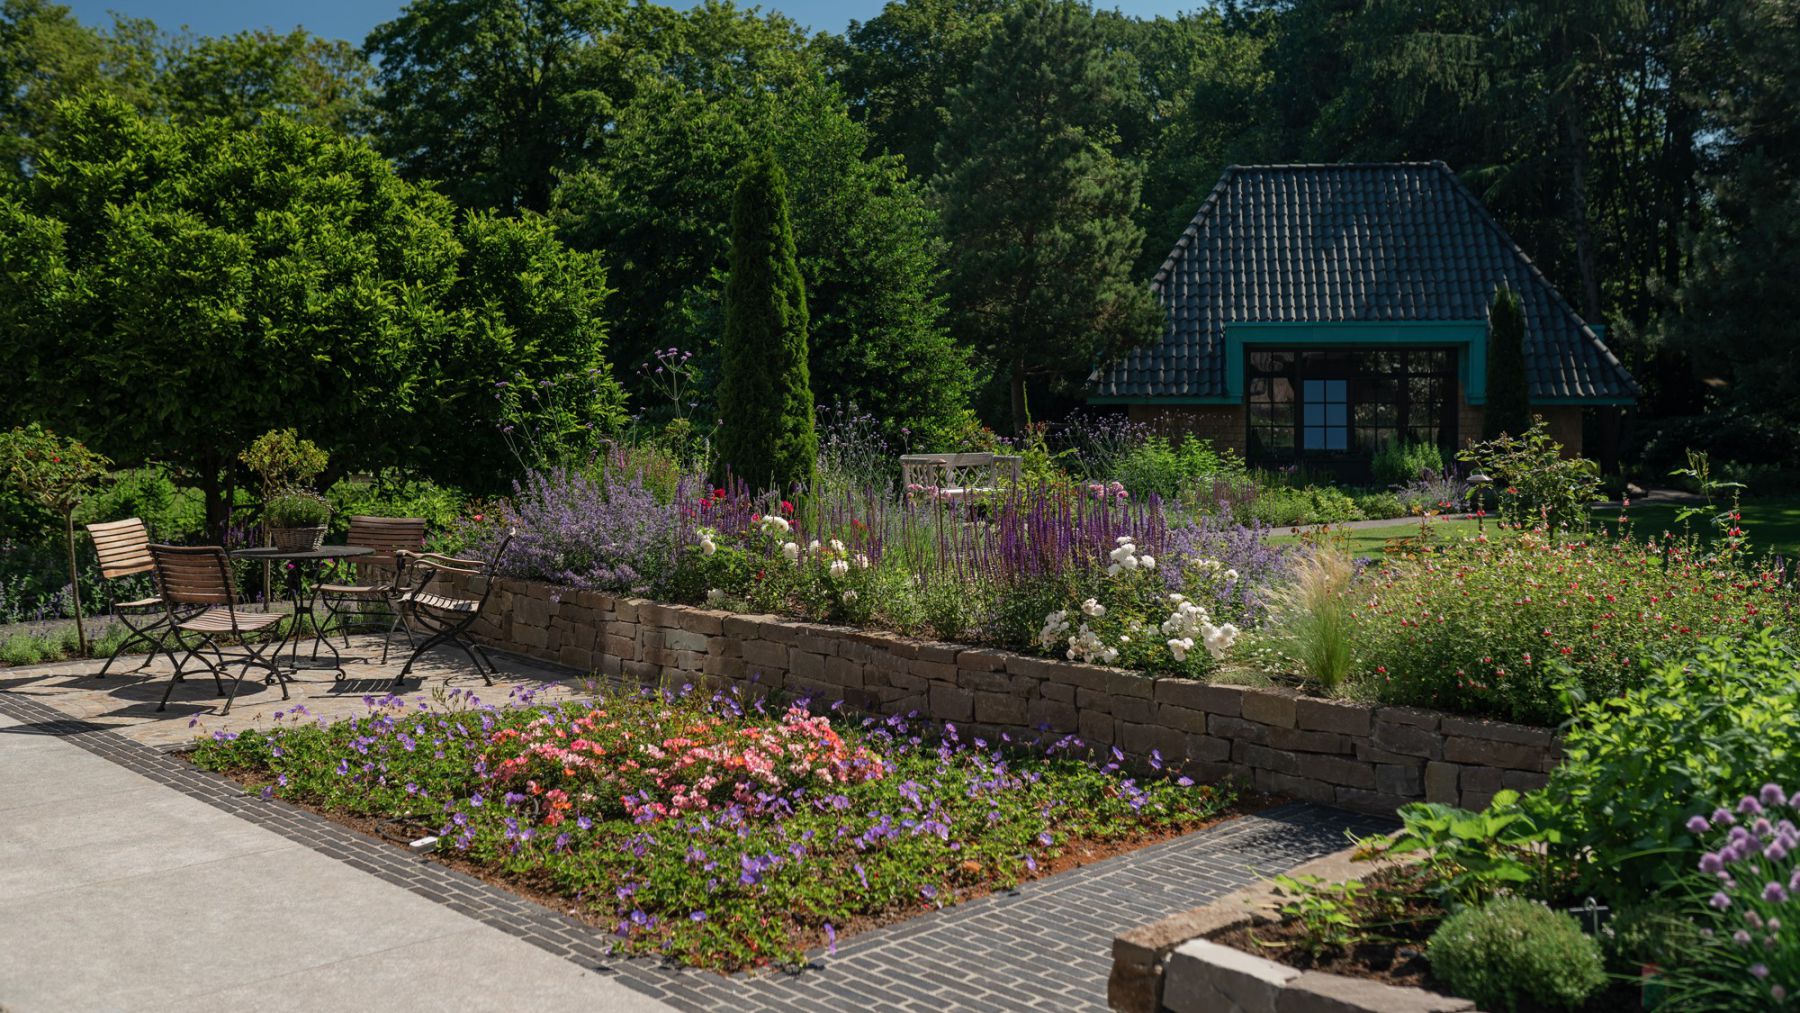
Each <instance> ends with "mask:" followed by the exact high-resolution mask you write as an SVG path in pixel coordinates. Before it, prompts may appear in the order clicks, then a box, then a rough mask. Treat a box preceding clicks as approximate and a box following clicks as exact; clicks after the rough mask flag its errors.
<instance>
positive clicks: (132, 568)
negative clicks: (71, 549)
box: [87, 517, 156, 580]
mask: <svg viewBox="0 0 1800 1013" xmlns="http://www.w3.org/2000/svg"><path fill="white" fill-rule="evenodd" d="M87 531H88V535H89V536H91V537H92V538H93V539H94V551H95V552H96V553H98V554H99V556H100V574H101V576H103V577H105V578H106V579H107V580H118V579H119V578H120V577H129V576H131V575H132V574H134V573H147V572H149V571H150V570H152V569H154V568H155V566H156V561H155V560H154V559H152V558H150V529H149V528H146V527H144V522H143V521H141V520H139V519H138V518H136V517H127V518H125V519H124V520H122V521H107V522H105V523H104V524H89V525H88V526H87Z"/></svg>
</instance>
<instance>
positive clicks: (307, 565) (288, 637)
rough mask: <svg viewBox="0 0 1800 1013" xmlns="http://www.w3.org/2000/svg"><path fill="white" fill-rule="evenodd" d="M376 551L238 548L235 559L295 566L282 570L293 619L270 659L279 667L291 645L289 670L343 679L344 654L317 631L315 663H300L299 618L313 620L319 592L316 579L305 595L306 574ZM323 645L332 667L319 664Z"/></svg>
mask: <svg viewBox="0 0 1800 1013" xmlns="http://www.w3.org/2000/svg"><path fill="white" fill-rule="evenodd" d="M374 551H375V550H374V549H371V548H369V547H368V546H366V545H321V546H319V547H318V548H316V549H277V548H273V547H262V548H255V549H238V550H237V551H235V552H233V553H231V558H232V559H248V560H253V561H256V562H264V563H291V564H292V565H291V566H287V567H283V571H284V572H285V574H286V580H287V592H288V600H289V601H291V602H293V603H294V617H293V619H291V620H289V622H288V628H287V632H286V633H284V634H282V635H281V641H280V642H279V643H277V644H276V645H275V650H274V651H273V652H272V653H270V655H269V657H270V659H271V660H273V661H275V662H276V663H277V664H279V663H280V659H281V651H282V649H283V648H285V647H289V646H290V642H291V645H292V650H291V654H290V658H289V664H288V668H289V669H291V670H292V671H294V672H296V673H297V672H299V671H300V670H301V669H302V668H307V669H319V670H321V671H329V672H336V673H337V677H338V678H339V679H342V678H343V677H344V658H343V655H341V654H339V653H338V649H337V648H335V647H333V646H331V638H329V637H326V636H324V635H323V631H321V630H319V629H317V628H315V629H314V630H313V649H312V654H311V662H312V663H309V664H305V665H302V664H301V663H300V617H301V616H303V615H304V616H307V617H309V618H310V617H311V616H312V612H313V603H314V599H315V598H316V597H317V596H318V593H319V592H318V591H317V590H316V589H317V587H318V583H319V582H318V581H317V580H314V581H313V587H314V588H315V590H314V591H313V593H312V594H311V595H308V594H307V593H306V587H305V584H306V581H305V576H306V571H309V570H310V571H312V573H313V574H314V575H315V576H317V574H318V570H319V567H320V566H321V565H323V564H325V563H327V562H330V561H331V560H334V559H353V558H355V557H357V556H367V555H370V554H371V553H373V552H374ZM321 644H323V645H324V646H325V649H326V650H328V651H330V652H331V663H330V664H319V663H318V660H319V646H320V645H321Z"/></svg>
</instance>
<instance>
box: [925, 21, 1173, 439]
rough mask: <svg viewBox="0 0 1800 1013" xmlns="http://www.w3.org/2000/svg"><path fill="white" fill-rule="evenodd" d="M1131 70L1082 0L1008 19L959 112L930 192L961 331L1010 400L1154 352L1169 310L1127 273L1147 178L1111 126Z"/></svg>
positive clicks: (1018, 428) (960, 95)
mask: <svg viewBox="0 0 1800 1013" xmlns="http://www.w3.org/2000/svg"><path fill="white" fill-rule="evenodd" d="M1128 70H1129V64H1128V62H1127V61H1126V60H1125V59H1124V58H1123V57H1121V56H1119V55H1118V54H1115V53H1111V52H1109V51H1108V50H1107V49H1106V48H1105V46H1104V44H1103V41H1102V39H1101V38H1100V36H1099V34H1098V32H1097V31H1096V29H1095V27H1094V23H1093V18H1092V15H1091V13H1090V12H1088V11H1087V10H1086V9H1085V8H1083V7H1082V6H1081V5H1080V4H1078V3H1076V2H1074V0H1025V2H1023V3H1021V4H1019V5H1018V6H1016V7H1014V8H1012V9H1011V10H1009V11H1008V12H1007V13H1006V14H1005V16H1004V17H1003V18H1002V20H1001V24H1000V27H999V29H998V30H997V31H996V32H995V33H994V34H993V36H992V37H991V38H990V40H989V41H988V44H987V46H986V47H985V48H984V49H983V50H982V52H981V56H980V58H979V59H978V60H977V61H976V62H975V64H974V66H973V68H972V69H971V70H970V72H969V74H968V77H967V78H966V80H965V82H964V83H963V84H962V86H961V87H959V88H957V89H955V90H954V92H953V94H952V98H951V102H950V105H949V116H950V120H949V126H948V127H947V129H946V132H945V134H944V137H943V139H942V141H941V142H940V143H939V146H938V149H937V151H938V161H939V163H940V164H941V165H942V167H943V169H942V174H941V175H940V176H939V177H938V178H937V179H936V181H935V182H934V187H935V188H936V189H937V191H938V193H939V194H940V195H941V198H942V203H943V232H944V237H945V239H946V240H947V241H948V243H949V251H948V254H947V261H946V263H947V265H948V268H949V277H948V279H947V288H948V291H949V295H950V302H949V307H950V320H951V325H952V329H953V330H954V331H955V333H956V334H957V335H958V336H959V337H960V338H962V339H963V340H965V341H968V342H970V343H971V344H972V345H973V346H974V347H975V349H976V350H977V352H978V353H979V354H980V355H981V356H982V358H983V359H984V360H985V361H986V363H987V364H988V365H989V367H990V368H991V369H992V370H993V375H994V376H995V377H996V379H998V378H1005V380H1006V381H1007V383H1008V385H1009V387H1010V391H1011V421H1012V427H1013V432H1015V433H1019V434H1023V432H1024V430H1025V426H1026V423H1027V422H1028V421H1029V419H1028V418H1027V415H1028V410H1027V405H1026V403H1025V397H1026V394H1025V392H1026V386H1025V385H1026V381H1027V380H1028V379H1029V378H1034V377H1035V378H1039V379H1041V380H1045V381H1049V382H1050V383H1052V384H1053V385H1054V386H1059V387H1061V386H1066V385H1068V384H1070V383H1073V382H1074V381H1076V380H1078V379H1080V378H1082V377H1084V376H1085V375H1086V374H1087V372H1088V371H1089V370H1091V369H1092V368H1093V365H1094V363H1095V361H1096V360H1097V359H1101V358H1105V357H1107V356H1111V355H1114V354H1117V353H1118V352H1119V351H1121V350H1123V349H1125V348H1129V347H1132V346H1134V345H1138V344H1142V343H1143V342H1145V341H1148V340H1149V339H1150V338H1151V337H1152V336H1153V335H1154V334H1155V333H1156V332H1157V331H1158V329H1159V328H1160V327H1161V324H1162V313H1161V311H1160V310H1159V309H1158V307H1157V306H1156V304H1155V302H1154V300H1153V299H1152V298H1151V296H1150V293H1149V290H1148V289H1147V288H1146V287H1145V286H1144V285H1142V284H1141V283H1140V282H1139V281H1137V280H1135V279H1134V278H1133V277H1132V266H1133V264H1134V263H1135V261H1136V259H1137V256H1138V249H1139V246H1140V244H1141V243H1142V240H1143V231H1142V229H1141V228H1140V227H1139V226H1138V225H1137V224H1136V223H1135V221H1134V220H1133V215H1134V213H1135V211H1136V210H1137V206H1138V198H1139V191H1140V188H1141V184H1142V179H1143V176H1142V170H1141V168H1140V167H1139V166H1138V165H1136V164H1135V163H1133V162H1131V161H1129V160H1127V159H1125V158H1122V157H1121V156H1120V155H1119V153H1118V152H1117V151H1116V150H1115V148H1116V141H1117V138H1116V135H1115V134H1114V132H1113V128H1112V126H1111V124H1112V122H1113V119H1114V117H1115V116H1116V114H1117V112H1118V110H1119V108H1120V106H1121V104H1122V103H1123V102H1124V101H1125V96H1126V89H1127V87H1128Z"/></svg>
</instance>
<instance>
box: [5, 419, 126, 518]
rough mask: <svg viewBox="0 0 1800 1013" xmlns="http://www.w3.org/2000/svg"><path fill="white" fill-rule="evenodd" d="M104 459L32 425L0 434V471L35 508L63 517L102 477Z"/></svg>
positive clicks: (105, 460) (74, 441) (41, 427)
mask: <svg viewBox="0 0 1800 1013" xmlns="http://www.w3.org/2000/svg"><path fill="white" fill-rule="evenodd" d="M110 463H111V462H109V461H108V460H107V459H106V458H105V457H102V456H101V455H99V454H96V453H94V452H93V451H91V450H89V449H88V448H87V447H86V446H84V445H82V444H81V443H80V442H79V441H76V440H70V439H66V438H64V437H61V436H58V435H56V434H55V433H53V432H51V431H49V430H48V429H45V428H44V427H43V426H40V425H38V424H37V423H35V422H34V423H32V424H31V425H29V426H25V427H23V428H20V429H14V430H13V431H11V432H8V433H0V471H3V473H4V474H5V476H6V481H7V483H8V484H10V485H12V486H13V487H14V488H16V489H18V490H19V491H20V492H23V493H24V494H25V495H27V496H29V497H31V498H32V499H33V500H36V501H37V503H38V505H40V506H43V507H45V508H47V509H50V510H54V511H56V512H58V513H63V514H67V513H69V512H70V511H72V510H74V509H75V507H76V506H77V505H79V504H80V503H81V501H82V500H83V499H85V498H86V497H87V495H88V494H89V492H91V491H92V490H93V488H94V486H95V485H96V484H98V483H99V482H100V481H101V479H103V478H105V477H106V466H107V465H108V464H110Z"/></svg>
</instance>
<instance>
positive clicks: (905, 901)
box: [193, 691, 1231, 971]
mask: <svg viewBox="0 0 1800 1013" xmlns="http://www.w3.org/2000/svg"><path fill="white" fill-rule="evenodd" d="M368 703H369V706H370V709H369V713H368V715H367V716H365V717H361V718H355V719H350V720H343V721H338V722H335V723H326V722H324V721H323V720H320V721H316V722H306V721H295V722H294V723H291V724H290V723H278V725H277V726H276V727H275V728H274V729H272V730H270V731H266V732H257V731H251V732H244V733H242V734H238V735H235V736H234V735H231V734H229V733H218V734H216V735H214V736H213V737H211V738H207V739H202V740H201V741H200V743H199V745H198V747H197V749H196V751H195V752H194V754H193V758H194V761H195V762H196V763H197V764H199V765H200V766H202V767H206V768H208V769H214V770H224V771H230V772H233V773H234V774H236V775H238V776H240V777H243V778H245V779H246V780H248V781H249V782H250V784H251V786H252V787H253V788H254V789H256V790H260V791H261V792H263V793H264V794H265V795H266V796H268V797H276V796H279V797H282V798H286V799H290V800H293V801H298V802H304V803H308V804H312V805H316V806H319V807H322V808H324V809H326V810H329V811H332V812H335V813H341V814H346V815H356V816H374V817H380V818H384V819H389V820H395V821H398V822H399V823H401V824H402V825H403V826H405V827H406V828H407V829H408V830H409V831H410V832H412V833H415V834H416V835H418V836H426V835H435V836H437V837H439V839H440V840H441V841H442V843H441V844H440V845H439V847H440V848H441V849H443V850H445V851H448V852H450V853H452V854H454V855H456V856H458V857H460V858H463V859H466V860H470V861H474V862H478V863H480V864H482V865H483V866H485V867H487V868H489V869H492V870H494V871H496V872H499V873H502V874H504V875H507V876H512V877H518V879H519V881H520V882H522V883H526V884H529V885H531V886H532V887H534V888H539V889H542V888H545V887H546V886H547V887H548V888H550V889H553V890H555V891H556V892H558V893H561V894H563V895H565V896H567V897H568V898H570V900H571V901H572V902H573V903H575V904H577V905H579V906H580V907H581V908H582V909H583V910H585V911H586V912H587V913H588V914H589V915H590V916H591V917H592V918H593V919H595V920H597V921H599V922H601V923H602V924H604V925H606V926H608V927H609V928H610V929H611V930H612V932H613V933H614V935H615V937H616V940H617V945H618V946H619V947H620V948H621V949H623V950H624V951H626V952H631V953H644V954H661V955H664V956H667V957H669V958H672V959H675V960H678V961H680V962H682V963H686V964H691V965H696V966H701V967H709V968H715V969H718V970H724V971H730V970H737V969H743V968H753V967H758V966H763V965H768V964H778V965H784V966H791V965H796V964H800V963H803V962H804V960H805V954H806V951H807V950H809V949H811V948H815V947H821V946H823V947H828V948H834V947H835V945H836V940H837V938H838V936H839V935H841V934H843V933H845V932H847V931H853V930H855V929H858V928H862V927H867V926H871V925H875V924H880V923H882V922H885V921H891V920H893V919H895V918H899V917H905V916H907V915H911V914H915V913H920V912H925V911H929V910H932V909H934V908H938V907H943V906H945V905H948V904H953V903H956V902H957V901H958V900H960V899H962V898H964V897H968V896H971V895H978V894H980V893H983V892H986V891H989V890H992V889H1005V888H1008V887H1011V886H1013V885H1015V884H1017V883H1018V882H1020V881H1021V880H1025V879H1029V878H1032V877H1034V876H1036V875H1039V874H1041V873H1044V872H1048V871H1050V870H1051V869H1053V868H1054V867H1055V865H1056V863H1057V862H1058V860H1059V859H1060V858H1062V857H1063V856H1064V855H1066V854H1068V853H1070V852H1071V851H1072V850H1074V849H1076V848H1082V849H1088V848H1091V847H1093V846H1102V847H1127V846H1131V845H1133V844H1135V843H1138V842H1144V841H1148V840H1151V839H1156V838H1159V837H1161V836H1164V835H1166V834H1169V833H1174V832H1180V831H1183V830H1187V829H1191V828H1193V827H1195V826H1197V825H1199V824H1201V823H1203V822H1206V821H1209V820H1212V819H1214V818H1216V817H1218V816H1219V815H1220V814H1221V812H1222V811H1223V810H1224V809H1225V808H1226V807H1227V806H1228V805H1229V804H1230V802H1231V796H1230V794H1229V792H1226V791H1222V790H1219V789H1216V788H1211V787H1205V786H1199V785H1196V784H1194V783H1193V781H1192V780H1190V779H1189V778H1187V777H1184V776H1182V775H1181V774H1180V772H1179V771H1175V770H1169V769H1164V768H1163V767H1162V765H1161V763H1160V760H1157V759H1155V758H1153V763H1154V765H1155V768H1156V769H1154V770H1153V771H1152V772H1151V775H1150V776H1147V777H1136V776H1132V775H1131V774H1129V773H1128V772H1126V771H1124V770H1122V769H1121V767H1120V761H1121V760H1122V756H1120V755H1119V754H1118V753H1117V752H1116V751H1114V752H1113V753H1112V754H1110V755H1103V756H1102V757H1101V758H1100V759H1099V760H1098V761H1091V760H1087V759H1084V758H1081V756H1079V755H1078V753H1081V752H1084V750H1082V749H1081V744H1080V743H1079V742H1078V741H1077V740H1075V739H1074V738H1072V737H1070V738H1065V739H1061V740H1058V741H1055V742H1051V743H1049V744H1048V745H1046V746H1044V747H1042V748H1038V747H1036V746H1035V745H1034V746H1032V747H1030V748H1027V746H1026V744H1024V743H1019V742H1014V741H1010V740H1008V739H1006V738H1005V737H1004V736H1003V737H1002V739H1001V740H1000V741H987V740H984V739H980V738H972V737H966V736H963V735H961V734H959V733H958V732H957V730H956V729H955V727H954V726H944V728H943V729H942V730H941V731H939V730H936V729H935V728H933V727H930V726H926V725H923V724H918V723H914V722H912V721H908V720H906V719H903V718H899V717H890V718H887V719H885V720H881V719H875V718H865V719H861V720H855V719H851V718H848V717H844V716H840V715H838V714H836V713H835V712H833V711H829V710H814V709H811V708H809V707H807V706H806V704H805V702H804V701H801V702H797V703H792V704H781V703H776V702H774V701H772V700H769V699H766V698H763V697H754V698H744V697H739V696H726V695H717V696H713V697H710V698H708V697H705V696H702V695H700V694H694V693H686V692H684V693H677V694H668V695H663V694H657V693H633V692H626V691H616V692H610V693H606V694H602V695H599V696H596V697H593V698H591V699H584V700H578V701H570V702H565V703H558V704H553V705H540V704H534V703H532V701H531V700H530V698H529V695H527V696H524V697H520V698H517V699H514V700H512V701H509V706H506V707H500V708H495V707H490V706H483V705H481V704H480V703H479V701H478V700H476V699H475V698H473V697H471V696H464V695H461V694H459V693H456V692H452V693H451V694H449V696H448V697H446V698H445V705H444V706H441V707H432V706H430V705H428V704H427V703H425V702H423V701H421V702H420V703H418V704H417V705H408V704H407V703H406V702H404V701H402V700H400V699H398V698H394V697H388V698H382V699H375V698H370V699H369V700H368ZM276 719H277V721H278V722H283V715H281V714H277V715H276Z"/></svg>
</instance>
